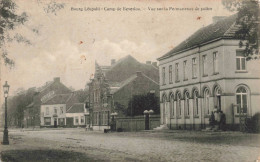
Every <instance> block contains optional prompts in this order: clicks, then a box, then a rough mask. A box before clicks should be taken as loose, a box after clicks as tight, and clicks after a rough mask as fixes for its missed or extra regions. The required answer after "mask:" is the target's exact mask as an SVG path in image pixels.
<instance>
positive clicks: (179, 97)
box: [176, 93, 181, 116]
mask: <svg viewBox="0 0 260 162" xmlns="http://www.w3.org/2000/svg"><path fill="white" fill-rule="evenodd" d="M176 97H177V99H176V102H177V103H176V106H177V107H176V110H177V113H178V116H181V94H180V93H177V96H176Z"/></svg>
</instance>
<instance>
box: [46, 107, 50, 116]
mask: <svg viewBox="0 0 260 162" xmlns="http://www.w3.org/2000/svg"><path fill="white" fill-rule="evenodd" d="M49 113H50V112H49V108H48V107H46V115H49Z"/></svg>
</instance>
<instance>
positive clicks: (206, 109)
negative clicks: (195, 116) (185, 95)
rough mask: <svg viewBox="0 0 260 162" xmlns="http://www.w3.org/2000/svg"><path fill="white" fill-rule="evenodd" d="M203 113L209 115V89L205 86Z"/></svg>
mask: <svg viewBox="0 0 260 162" xmlns="http://www.w3.org/2000/svg"><path fill="white" fill-rule="evenodd" d="M203 100H204V115H210V108H209V89H208V88H206V89H205V90H204V98H203Z"/></svg>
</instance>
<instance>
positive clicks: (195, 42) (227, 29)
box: [158, 14, 237, 60]
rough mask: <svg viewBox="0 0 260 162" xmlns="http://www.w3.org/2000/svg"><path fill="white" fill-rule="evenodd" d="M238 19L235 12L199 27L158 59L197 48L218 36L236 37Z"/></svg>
mask: <svg viewBox="0 0 260 162" xmlns="http://www.w3.org/2000/svg"><path fill="white" fill-rule="evenodd" d="M236 19H237V14H234V15H231V16H229V17H227V18H224V19H222V20H219V21H217V22H215V23H213V24H210V25H208V26H206V27H203V28H201V29H199V30H198V31H196V32H195V33H194V34H192V35H191V36H190V37H188V38H187V39H186V40H184V41H183V42H181V43H180V44H179V45H178V46H176V47H175V48H173V49H172V50H171V51H169V52H168V53H166V54H165V55H163V56H162V57H160V58H158V60H162V59H164V58H167V57H170V56H173V55H176V54H178V53H180V52H182V51H184V50H187V49H192V48H195V47H197V46H199V45H201V44H203V43H206V42H209V41H213V40H216V39H218V38H229V39H231V38H235V30H236V29H237V28H236V26H235V22H236Z"/></svg>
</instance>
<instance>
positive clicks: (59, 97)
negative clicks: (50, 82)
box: [42, 93, 72, 105]
mask: <svg viewBox="0 0 260 162" xmlns="http://www.w3.org/2000/svg"><path fill="white" fill-rule="evenodd" d="M71 97H72V93H67V94H56V95H55V96H53V97H52V98H50V99H48V100H47V101H45V102H44V103H42V105H55V104H66V103H67V102H68V100H69V99H70V98H71Z"/></svg>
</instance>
